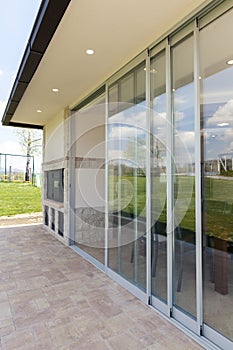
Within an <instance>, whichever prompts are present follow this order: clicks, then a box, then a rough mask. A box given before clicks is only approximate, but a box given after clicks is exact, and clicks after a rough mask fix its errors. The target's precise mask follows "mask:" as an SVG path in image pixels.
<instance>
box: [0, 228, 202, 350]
mask: <svg viewBox="0 0 233 350" xmlns="http://www.w3.org/2000/svg"><path fill="white" fill-rule="evenodd" d="M0 337H1V338H0V339H1V342H0V344H1V345H0V349H1V350H12V349H17V350H29V349H30V350H35V349H40V350H43V349H46V350H49V349H59V350H74V349H83V350H89V349H91V350H93V349H95V350H105V349H112V350H119V349H122V350H125V349H132V350H142V349H148V350H157V349H158V350H160V349H161V350H165V349H173V350H175V349H190V350H195V349H201V347H200V346H199V345H197V344H196V343H195V342H193V341H192V340H191V339H189V338H188V337H187V336H186V335H185V334H183V333H182V332H181V331H179V330H178V329H177V328H175V327H174V326H173V325H171V324H170V323H169V322H167V321H166V320H165V319H163V318H162V317H161V316H159V315H158V314H157V313H156V312H155V311H154V310H152V309H151V308H149V307H147V306H146V305H144V304H143V303H141V302H140V301H139V300H138V299H137V298H135V297H134V296H133V295H131V294H130V293H129V292H127V291H126V290H124V289H123V288H121V287H120V286H118V285H117V284H116V283H115V282H113V281H112V280H111V279H109V278H108V277H107V276H106V275H105V274H104V273H102V272H101V271H99V270H98V269H97V268H95V267H94V266H92V265H91V264H90V263H88V262H87V261H85V260H83V259H82V258H81V257H80V256H79V255H78V254H76V253H75V252H74V251H73V250H71V249H70V248H69V247H65V246H64V245H63V244H62V243H60V242H59V241H57V240H56V239H55V238H54V237H53V236H52V235H50V234H49V233H47V231H45V230H44V229H43V228H42V227H41V225H32V226H19V227H14V228H12V227H11V228H0Z"/></svg>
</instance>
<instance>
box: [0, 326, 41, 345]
mask: <svg viewBox="0 0 233 350" xmlns="http://www.w3.org/2000/svg"><path fill="white" fill-rule="evenodd" d="M34 345H35V340H34V336H33V333H32V332H31V331H30V330H23V331H17V332H14V333H12V334H9V335H6V336H3V337H2V349H3V350H16V349H20V348H21V349H22V348H25V349H30V347H31V348H32V347H33V346H34Z"/></svg>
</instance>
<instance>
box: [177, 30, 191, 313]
mask: <svg viewBox="0 0 233 350" xmlns="http://www.w3.org/2000/svg"><path fill="white" fill-rule="evenodd" d="M193 56H194V52H193V37H192V36H191V37H188V38H187V39H185V40H183V41H182V42H180V43H179V44H178V45H176V46H175V47H174V48H173V49H172V68H173V73H172V74H173V76H172V92H173V113H174V114H173V118H174V140H173V147H174V160H173V188H174V203H173V205H174V228H175V229H174V232H173V234H174V267H173V274H174V275H173V288H174V289H173V290H174V305H175V306H177V307H178V308H181V309H183V310H185V311H186V312H187V313H189V314H191V315H193V316H194V317H195V315H196V270H195V266H196V243H195V177H194V161H195V159H194V157H195V152H194V150H195V147H194V145H195V142H194V83H193Z"/></svg>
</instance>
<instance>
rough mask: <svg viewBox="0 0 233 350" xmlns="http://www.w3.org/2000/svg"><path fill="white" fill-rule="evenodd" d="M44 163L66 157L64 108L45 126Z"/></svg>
mask: <svg viewBox="0 0 233 350" xmlns="http://www.w3.org/2000/svg"><path fill="white" fill-rule="evenodd" d="M44 129H45V148H44V163H46V162H50V161H55V160H59V159H61V158H64V156H65V154H64V146H65V142H64V130H65V127H64V111H63V110H62V111H61V112H60V113H58V114H57V115H56V116H55V117H54V118H53V119H51V120H50V121H49V122H48V124H46V126H45V128H44Z"/></svg>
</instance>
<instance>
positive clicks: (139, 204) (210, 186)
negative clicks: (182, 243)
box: [109, 176, 233, 241]
mask: <svg viewBox="0 0 233 350" xmlns="http://www.w3.org/2000/svg"><path fill="white" fill-rule="evenodd" d="M152 182H153V185H152V188H153V191H152V211H153V208H154V211H155V212H158V211H159V217H157V218H156V220H158V221H159V222H161V223H164V224H165V223H166V200H165V197H166V183H160V182H159V177H155V178H153V179H152ZM119 184H120V186H119ZM204 185H205V207H204V212H203V224H204V229H205V232H206V234H208V235H210V236H215V237H219V238H222V239H226V240H230V241H233V226H232V222H233V180H232V181H229V180H226V179H217V178H207V177H206V178H205V180H204ZM180 188H181V191H180V190H179V189H180ZM178 190H179V191H180V193H179V192H178ZM177 196H178V198H179V201H178V205H177V206H176V215H177V217H178V218H180V221H179V222H178V224H179V227H180V228H182V229H184V230H189V231H190V232H195V178H194V177H192V176H178V177H177V178H176V185H175V198H176V197H177ZM109 199H110V200H113V203H114V204H113V208H112V210H113V211H114V210H115V211H118V210H119V209H118V208H119V205H118V201H119V200H120V204H121V206H120V208H121V210H123V211H124V212H125V213H130V214H134V216H137V215H139V216H140V217H141V218H143V219H145V217H146V210H145V207H146V178H145V177H137V178H136V179H135V178H133V176H121V177H117V176H110V177H109ZM161 200H162V201H161ZM156 207H157V208H158V209H156ZM152 219H153V218H152Z"/></svg>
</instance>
